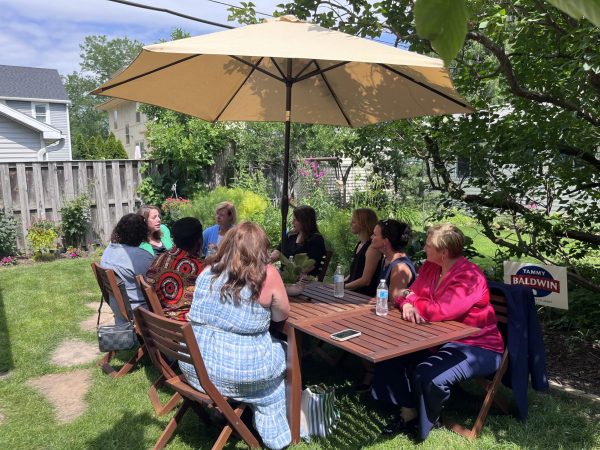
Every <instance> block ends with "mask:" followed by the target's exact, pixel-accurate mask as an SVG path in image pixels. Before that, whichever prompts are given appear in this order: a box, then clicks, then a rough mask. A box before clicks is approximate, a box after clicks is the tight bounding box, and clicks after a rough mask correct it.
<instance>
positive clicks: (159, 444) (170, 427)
mask: <svg viewBox="0 0 600 450" xmlns="http://www.w3.org/2000/svg"><path fill="white" fill-rule="evenodd" d="M189 407H190V400H187V399H186V400H184V401H183V405H181V407H180V408H179V410H178V411H177V414H175V416H173V418H172V419H171V420H169V423H168V424H167V427H166V428H165V429H164V431H163V432H162V434H161V435H160V437H159V438H158V441H156V444H154V450H162V449H163V448H164V447H165V445H167V442H169V439H171V436H173V433H174V432H175V429H176V428H177V426H178V425H179V422H181V419H182V418H183V415H184V414H185V413H186V411H187V410H188V408H189Z"/></svg>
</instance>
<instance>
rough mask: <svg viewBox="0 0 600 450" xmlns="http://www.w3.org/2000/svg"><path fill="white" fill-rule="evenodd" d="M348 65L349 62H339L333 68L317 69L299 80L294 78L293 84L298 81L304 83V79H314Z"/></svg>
mask: <svg viewBox="0 0 600 450" xmlns="http://www.w3.org/2000/svg"><path fill="white" fill-rule="evenodd" d="M315 63H316V61H315ZM348 63H350V61H343V62H341V63H338V64H334V65H333V66H331V67H328V68H327V69H317V70H313V71H312V72H309V73H307V74H306V75H303V76H301V77H300V78H296V79H295V80H294V83H297V82H299V81H304V80H306V79H308V78H311V77H314V76H315V75H321V74H323V73H325V72H329V71H330V70H334V69H337V68H338V67H341V66H345V65H346V64H348ZM317 67H318V66H317Z"/></svg>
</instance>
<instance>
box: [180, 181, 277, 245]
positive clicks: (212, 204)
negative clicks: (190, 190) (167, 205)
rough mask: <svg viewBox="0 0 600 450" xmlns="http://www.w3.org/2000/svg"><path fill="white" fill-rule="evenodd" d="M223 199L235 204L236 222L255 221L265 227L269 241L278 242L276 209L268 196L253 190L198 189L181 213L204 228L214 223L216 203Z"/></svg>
mask: <svg viewBox="0 0 600 450" xmlns="http://www.w3.org/2000/svg"><path fill="white" fill-rule="evenodd" d="M224 201H229V202H232V203H233V204H234V205H235V208H236V211H237V217H238V222H239V221H242V220H250V221H252V222H256V223H258V224H259V225H261V226H262V227H263V228H264V229H265V231H266V232H267V235H268V236H269V239H270V240H271V242H279V240H280V238H279V237H278V236H279V235H280V233H281V231H280V230H281V228H277V225H276V220H275V217H277V213H278V209H277V208H272V207H271V202H270V201H269V199H268V198H266V197H264V196H261V195H259V194H257V193H255V192H250V191H247V190H244V189H241V188H226V187H218V188H216V189H215V190H214V191H211V192H209V193H206V192H203V191H200V192H198V193H197V194H196V195H194V196H193V197H192V199H191V201H190V204H189V205H187V206H186V207H184V208H182V214H183V215H187V216H192V217H196V218H197V219H198V220H200V222H202V226H203V227H204V228H206V227H209V226H211V225H213V224H214V223H215V208H216V206H217V204H218V203H220V202H224ZM279 217H280V216H279ZM279 223H281V222H279ZM277 230H279V231H277Z"/></svg>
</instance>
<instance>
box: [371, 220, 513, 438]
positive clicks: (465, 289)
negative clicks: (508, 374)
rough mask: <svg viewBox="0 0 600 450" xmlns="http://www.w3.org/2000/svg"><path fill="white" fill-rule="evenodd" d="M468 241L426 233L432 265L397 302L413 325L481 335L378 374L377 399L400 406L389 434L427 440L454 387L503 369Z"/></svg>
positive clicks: (445, 230) (443, 231)
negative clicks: (449, 323)
mask: <svg viewBox="0 0 600 450" xmlns="http://www.w3.org/2000/svg"><path fill="white" fill-rule="evenodd" d="M464 242H465V238H464V235H463V233H462V231H460V230H459V229H458V228H457V227H455V226H454V225H451V224H443V225H436V226H433V227H431V228H429V230H428V231H427V241H426V244H425V253H426V255H427V260H426V261H425V263H424V264H423V266H422V267H421V269H420V270H419V276H418V277H417V279H416V281H415V282H414V283H413V284H412V285H411V287H410V289H404V290H403V291H402V293H401V295H400V296H398V297H397V298H396V299H395V302H396V305H398V307H399V308H400V311H401V312H402V318H403V319H404V320H408V321H411V322H414V323H423V322H438V321H443V320H455V321H457V322H461V323H464V324H465V325H470V326H473V327H477V328H479V329H480V330H481V331H479V332H478V333H477V334H474V335H472V336H468V337H466V338H463V339H459V340H457V341H453V342H449V343H447V344H444V345H442V346H441V347H439V348H435V349H429V350H424V351H421V352H417V353H413V354H411V355H407V356H406V357H400V358H396V359H394V360H391V361H387V362H385V363H382V364H377V365H376V368H375V383H374V385H373V390H372V393H373V396H374V397H375V398H378V399H381V400H387V401H389V402H392V403H393V404H395V405H397V406H400V407H401V408H400V411H399V413H400V417H399V419H398V422H396V423H395V424H394V426H392V427H390V429H389V430H388V431H389V432H397V431H411V430H412V431H415V432H417V431H418V436H417V437H418V438H419V439H422V440H423V439H426V438H427V436H428V435H429V432H430V431H431V429H432V428H433V427H434V425H435V424H436V423H437V422H438V421H439V418H440V413H441V411H442V407H443V404H444V402H446V400H448V398H449V397H450V387H451V386H452V385H454V384H456V383H460V382H462V381H465V380H468V379H470V378H476V377H485V376H488V375H490V374H492V373H494V372H495V371H496V370H497V369H498V367H499V366H500V361H501V359H502V352H503V351H504V343H503V341H502V336H501V335H500V332H499V331H498V327H497V320H496V315H495V313H494V308H493V306H492V305H491V303H490V292H489V290H488V286H487V281H486V279H485V276H484V275H483V272H482V271H481V269H480V268H479V267H477V266H476V265H475V264H473V263H472V262H470V261H468V260H467V259H466V258H465V257H464V256H462V252H463V247H464Z"/></svg>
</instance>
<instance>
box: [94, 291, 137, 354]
mask: <svg viewBox="0 0 600 450" xmlns="http://www.w3.org/2000/svg"><path fill="white" fill-rule="evenodd" d="M103 303H104V297H101V298H100V308H98V321H97V322H96V330H97V332H98V347H100V351H101V352H115V351H117V350H129V349H130V348H134V347H137V346H138V345H139V341H138V338H137V334H136V332H135V329H134V327H133V322H127V323H124V324H121V325H103V326H100V311H101V310H102V304H103Z"/></svg>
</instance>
